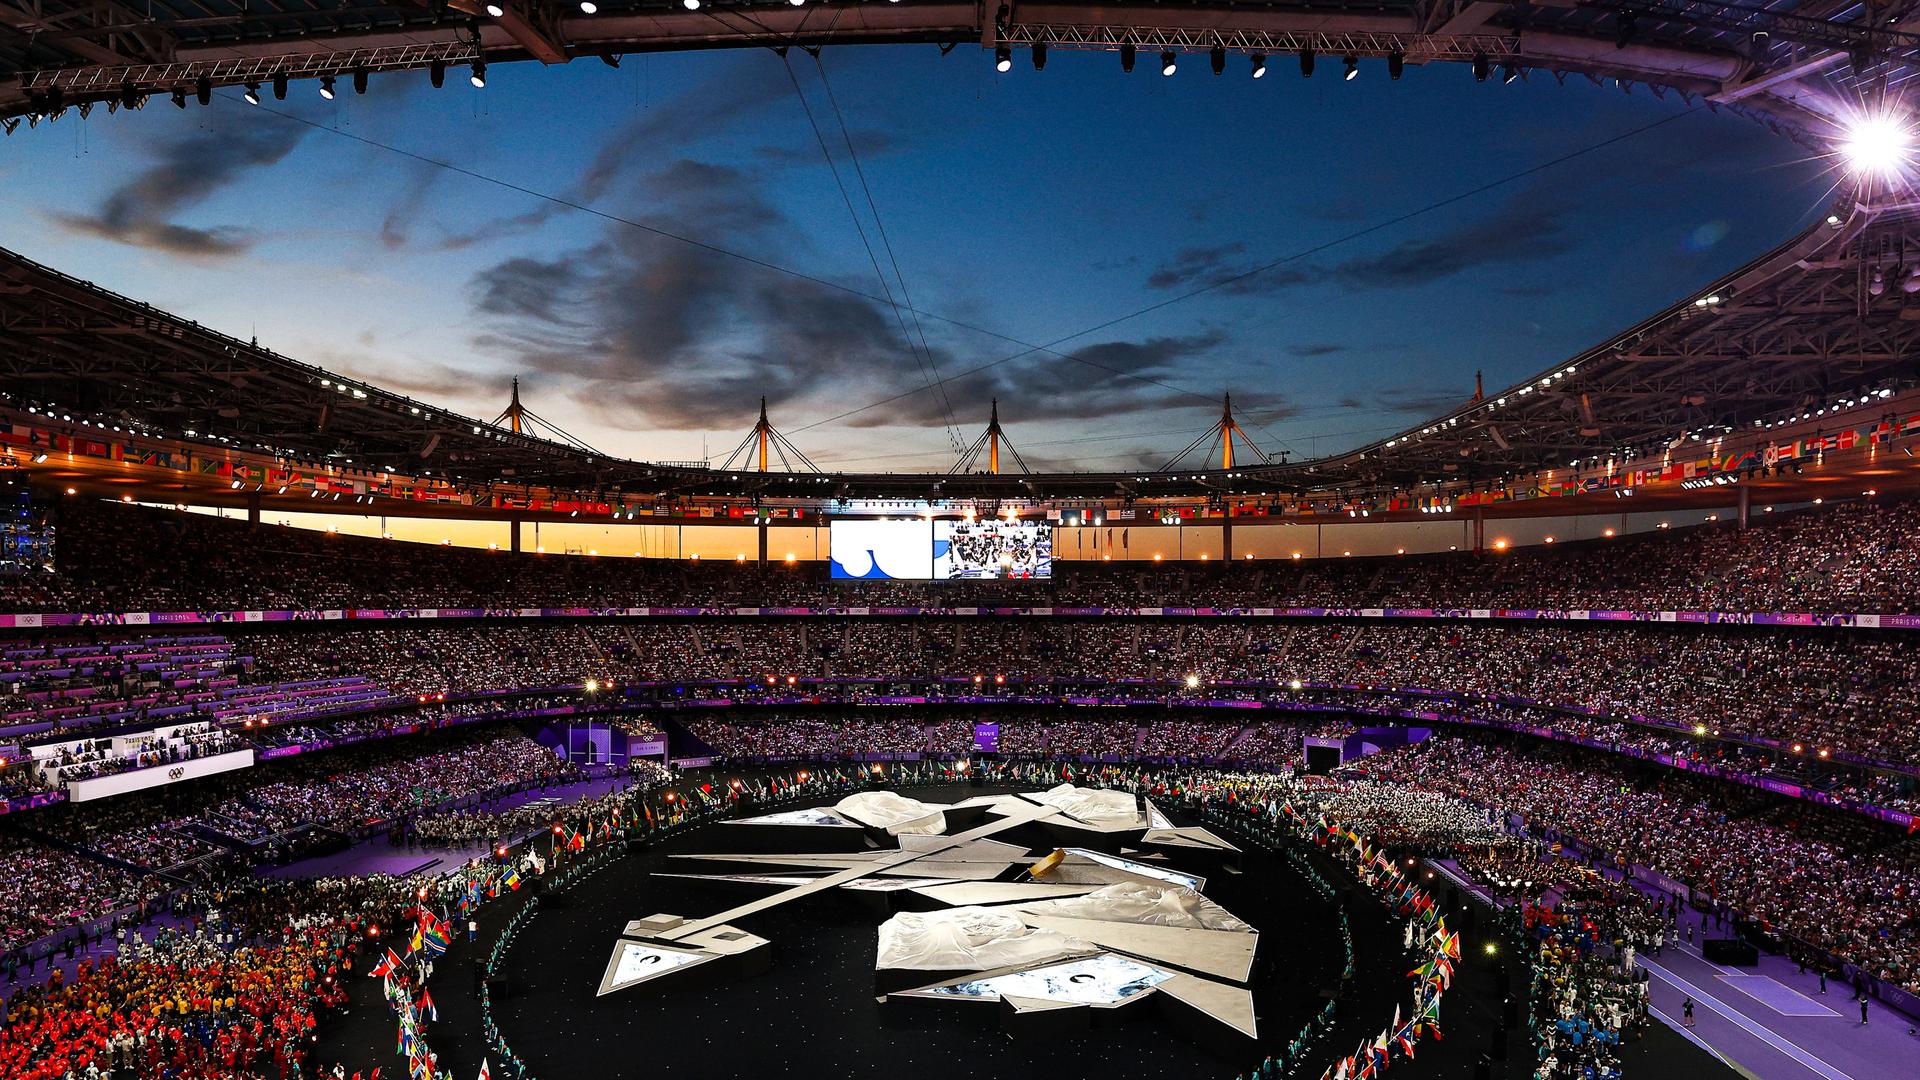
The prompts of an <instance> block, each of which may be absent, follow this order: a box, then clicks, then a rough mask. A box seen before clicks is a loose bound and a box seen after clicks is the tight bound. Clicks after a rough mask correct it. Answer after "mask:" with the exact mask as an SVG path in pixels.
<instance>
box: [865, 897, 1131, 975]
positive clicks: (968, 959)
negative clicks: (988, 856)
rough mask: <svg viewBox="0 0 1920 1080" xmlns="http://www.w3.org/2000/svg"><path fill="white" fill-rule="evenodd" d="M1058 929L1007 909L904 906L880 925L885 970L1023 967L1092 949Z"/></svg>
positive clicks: (877, 965)
mask: <svg viewBox="0 0 1920 1080" xmlns="http://www.w3.org/2000/svg"><path fill="white" fill-rule="evenodd" d="M1092 948H1093V947H1092V946H1090V945H1088V944H1087V943H1086V942H1083V941H1080V940H1078V939H1076V938H1071V937H1068V936H1067V935H1065V934H1063V933H1060V932H1059V931H1057V930H1036V929H1034V928H1032V927H1029V926H1027V925H1025V924H1023V923H1022V922H1021V921H1020V920H1019V919H1018V918H1017V917H1015V916H1014V915H1013V913H1011V912H1009V911H1006V910H1004V909H1001V908H979V907H961V908H948V909H947V910H945V911H927V912H918V911H903V912H901V913H900V914H898V915H895V916H894V917H893V918H891V919H888V920H887V921H886V922H883V923H881V924H880V950H879V956H878V958H877V959H876V960H875V961H874V967H875V968H876V969H879V970H886V969H889V968H906V969H910V970H915V971H952V970H956V969H972V970H975V971H984V970H991V969H993V968H1004V967H1019V966H1022V965H1026V964H1039V963H1045V962H1046V961H1048V960H1057V959H1060V958H1061V957H1065V956H1075V955H1078V954H1080V953H1085V952H1091V951H1092Z"/></svg>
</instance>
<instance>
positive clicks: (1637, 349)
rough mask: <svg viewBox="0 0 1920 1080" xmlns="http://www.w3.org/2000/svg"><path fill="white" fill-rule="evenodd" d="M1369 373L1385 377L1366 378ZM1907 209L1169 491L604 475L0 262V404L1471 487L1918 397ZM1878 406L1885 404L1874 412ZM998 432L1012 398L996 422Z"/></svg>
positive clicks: (368, 449) (351, 435)
mask: <svg viewBox="0 0 1920 1080" xmlns="http://www.w3.org/2000/svg"><path fill="white" fill-rule="evenodd" d="M1381 377H1382V378H1391V377H1392V373H1391V372H1390V371H1386V370H1383V371H1382V372H1381ZM1916 385H1920V211H1916V210H1915V209H1914V208H1912V207H1908V206H1897V207H1893V208H1890V209H1886V210H1879V211H1874V210H1869V209H1866V208H1862V207H1853V208H1851V209H1845V208H1843V209H1841V210H1839V211H1837V212H1836V213H1835V214H1834V215H1833V216H1832V217H1830V218H1829V219H1828V220H1827V221H1825V222H1821V223H1818V224H1816V225H1815V226H1813V227H1812V228H1810V229H1809V230H1807V231H1806V232H1804V233H1803V234H1801V235H1800V236H1798V237H1795V238H1794V239H1793V240H1792V241H1790V242H1788V243H1787V244H1785V245H1783V246H1782V247H1780V248H1779V249H1777V250H1775V251H1773V252H1771V253H1769V254H1768V255H1766V256H1763V257H1762V258H1760V259H1758V260H1756V261H1754V262H1753V263H1751V264H1750V265H1748V266H1746V267H1744V268H1742V269H1740V270H1738V271H1736V272H1734V273H1732V274H1729V275H1727V276H1726V277H1724V278H1722V279H1720V280H1719V281H1715V282H1711V283H1709V284H1707V285H1706V286H1705V287H1703V288H1702V289H1701V290H1700V291H1699V292H1698V293H1696V294H1694V295H1691V296H1688V297H1684V298H1681V299H1680V300H1679V301H1678V302H1676V303H1675V304H1674V305H1673V306H1672V307H1670V308H1668V309H1667V310H1665V311H1662V312H1660V313H1658V314H1657V315H1655V316H1653V317H1651V318H1649V319H1647V320H1645V321H1644V322H1642V323H1640V324H1639V325H1638V326H1635V327H1632V328H1630V329H1629V330H1627V331H1626V332H1624V333H1622V334H1619V335H1616V336H1614V337H1610V338H1608V339H1607V340H1606V341H1603V342H1601V343H1600V344H1598V345H1596V346H1595V347H1594V348H1592V349H1590V350H1588V351H1587V352H1586V353H1583V354H1582V355H1580V356H1576V357H1572V358H1569V359H1566V360H1563V361H1557V362H1555V363H1554V364H1553V365H1552V366H1551V367H1548V368H1547V369H1546V370H1544V371H1542V372H1540V373H1539V374H1538V375H1536V376H1535V377H1533V378H1531V379H1529V380H1527V381H1525V382H1523V383H1520V384H1518V385H1516V386H1513V387H1509V388H1508V389H1506V390H1502V391H1496V392H1493V393H1491V394H1489V395H1487V397H1486V398H1485V399H1484V400H1478V401H1473V402H1465V403H1463V404H1462V406H1461V407H1460V408H1459V409H1457V410H1454V411H1452V412H1450V413H1447V414H1445V415H1443V416H1439V417H1435V418H1434V419H1432V420H1431V421H1428V422H1425V423H1422V424H1420V425H1417V426H1415V427H1413V428H1410V429H1408V430H1407V431H1404V432H1401V433H1399V434H1397V435H1395V436H1393V437H1391V438H1387V439H1383V440H1380V441H1378V442H1376V443H1373V444H1371V445H1369V446H1365V447H1361V448H1359V449H1356V450H1353V451H1351V452H1348V453H1345V454H1340V455H1336V456H1332V457H1326V458H1320V459H1314V460H1308V461H1296V462H1274V463H1265V462H1254V463H1243V464H1240V465H1238V466H1237V467H1235V468H1233V469H1231V470H1228V469H1220V468H1212V469H1204V470H1201V471H1197V472H1187V471H1184V470H1183V471H1180V472H1178V473H1175V474H1168V473H1147V474H1133V473H1128V474H1117V473H1025V472H1006V473H1001V474H990V473H977V472H956V473H945V474H926V473H881V474H857V473H816V472H812V471H798V472H764V473H762V472H752V471H747V470H745V469H742V470H738V471H734V470H727V471H722V470H719V469H714V468H711V467H705V466H698V465H689V464H661V463H649V462H640V461H630V460H623V459H618V458H609V457H607V456H605V455H601V454H597V453H595V452H593V451H591V450H589V449H586V448H582V447H580V446H577V445H569V444H567V443H564V442H560V441H552V440H548V439H543V438H536V437H533V436H532V435H528V434H520V433H516V432H513V431H511V430H509V429H508V428H507V427H506V426H503V425H502V426H497V425H496V424H494V423H491V422H486V421H481V420H477V419H474V418H471V417H466V416H462V415H459V414H457V413H453V412H449V411H447V410H444V409H441V408H437V407H435V406H433V405H431V404H428V403H425V402H419V401H414V400H412V399H409V398H406V397H402V396H400V395H397V394H392V393H389V392H387V391H384V390H381V389H379V388H378V387H376V386H372V385H369V384H366V383H362V382H358V381H354V380H348V379H343V378H341V377H339V376H337V375H334V374H332V373H330V372H327V371H325V370H323V369H320V368H317V367H313V366H311V365H308V364H304V363H301V362H299V361H296V360H292V359H289V358H287V357H284V356H280V355H278V354H276V353H274V352H271V351H269V350H267V349H263V348H259V347H258V346H256V345H253V344H250V343H248V342H245V341H241V340H238V339H235V338H231V337H227V336H225V335H223V334H220V333H218V332H215V331H213V330H210V329H208V328H205V327H202V326H199V325H197V324H194V323H192V322H189V321H187V320H184V319H180V318H177V317H175V316H172V315H169V314H167V313H166V312H163V311H158V310H156V309H154V308H152V307H149V306H147V305H145V304H141V303H138V302H136V301H133V300H130V299H127V298H125V297H122V296H118V295H116V294H114V293H111V292H108V291H106V290H104V289H101V288H99V287H97V286H94V285H91V284H89V283H86V282H83V281H79V280H76V279H74V278H71V277H68V276H66V275H64V274H61V273H59V272H57V271H54V270H52V269H49V268H47V267H44V266H40V265H38V264H36V263H33V262H31V261H28V260H26V259H24V258H22V257H20V256H18V255H15V254H12V253H4V252H0V393H4V394H5V395H6V396H7V400H6V402H5V403H6V404H10V405H12V406H14V407H15V408H18V409H25V408H28V407H32V408H35V409H38V410H40V412H39V415H41V416H50V415H52V414H55V413H57V414H59V415H60V416H63V417H65V416H71V417H72V418H73V419H74V420H76V421H77V420H79V419H81V418H83V417H84V418H87V419H89V420H91V421H92V422H93V423H94V424H96V425H97V427H96V430H99V429H100V428H104V427H105V426H107V425H108V424H112V425H114V426H115V428H116V430H117V429H118V427H119V425H125V427H126V430H127V431H129V432H135V431H145V432H149V433H151V434H152V435H153V436H155V437H157V438H163V439H168V440H178V441H185V442H188V443H194V444H198V445H203V446H206V445H211V446H214V447H216V448H218V447H227V448H231V449H234V450H245V451H257V452H259V451H263V452H266V453H271V454H273V455H275V456H277V457H280V458H283V459H286V460H289V461H293V462H302V463H308V464H313V465H340V466H347V467H351V468H355V469H363V470H374V469H377V470H381V471H387V472H392V473H396V474H400V475H413V476H419V475H427V476H433V477H437V478H441V479H451V480H456V481H457V482H458V483H460V484H462V485H466V486H471V487H475V488H478V487H480V486H482V485H486V484H492V483H506V484H512V485H532V486H541V487H546V488H549V489H551V490H554V491H571V492H577V493H582V494H588V493H591V494H595V495H602V496H605V495H622V496H625V497H627V498H661V499H667V498H675V497H684V496H702V495H705V496H729V497H740V496H747V497H759V496H764V497H771V498H781V497H785V498H800V499H807V500H817V501H819V502H822V503H826V502H829V501H831V500H834V499H846V498H862V499H928V498H937V499H949V500H951V499H963V498H972V499H992V500H1008V501H1013V500H1024V501H1040V500H1055V501H1060V500H1073V499H1089V500H1093V499H1103V500H1126V501H1131V500H1135V499H1167V498H1187V499H1193V498H1205V499H1216V500H1217V499H1220V498H1232V497H1259V496H1263V495H1267V494H1291V495H1296V496H1302V495H1305V496H1313V495H1327V496H1335V497H1338V496H1343V495H1344V496H1353V497H1359V496H1362V495H1365V496H1370V497H1374V498H1378V497H1380V496H1382V495H1385V494H1390V493H1399V492H1409V493H1417V492H1423V491H1424V492H1438V491H1441V490H1454V491H1459V490H1471V489H1472V488H1473V486H1474V485H1476V484H1479V485H1488V484H1492V483H1497V482H1500V481H1501V480H1503V479H1505V478H1510V477H1512V478H1518V477H1522V476H1525V475H1528V474H1537V473H1538V471H1541V470H1566V469H1569V468H1570V467H1571V466H1573V465H1574V464H1575V462H1576V461H1578V462H1581V463H1584V465H1585V467H1589V468H1591V467H1596V466H1605V465H1609V464H1630V463H1631V462H1633V461H1635V460H1642V461H1644V460H1646V459H1648V458H1657V457H1658V456H1660V455H1661V454H1663V453H1665V452H1667V451H1668V450H1669V449H1672V448H1674V447H1679V446H1685V445H1686V444H1687V443H1688V442H1689V441H1694V442H1699V441H1702V440H1705V441H1708V442H1710V443H1711V444H1712V445H1713V446H1714V447H1715V449H1716V451H1718V452H1719V453H1722V454H1724V453H1727V452H1731V451H1735V450H1738V449H1739V448H1741V447H1743V446H1744V447H1758V446H1761V445H1762V444H1765V443H1767V442H1768V441H1770V440H1772V439H1774V438H1776V437H1778V436H1779V435H1780V434H1784V433H1785V430H1786V429H1788V428H1792V429H1793V430H1794V431H1795V432H1796V433H1807V432H1817V431H1818V430H1819V429H1820V428H1821V427H1822V425H1823V424H1825V425H1829V426H1831V423H1832V422H1831V421H1829V420H1826V419H1824V418H1825V417H1827V416H1828V414H1830V413H1831V414H1832V415H1833V416H1835V417H1837V416H1839V415H1840V414H1841V413H1842V412H1845V413H1846V414H1848V416H1849V417H1850V420H1849V422H1858V421H1860V420H1861V419H1862V418H1865V419H1867V420H1869V421H1871V419H1872V418H1873V416H1874V410H1879V411H1880V412H1890V411H1891V410H1892V409H1893V408H1895V407H1900V408H1905V407H1906V406H1907V405H1908V401H1907V400H1906V399H1907V398H1909V397H1912V396H1915V394H1917V393H1920V392H1917V391H1915V390H1914V388H1915V387H1916ZM1895 395H1898V396H1899V400H1897V401H1896V400H1893V399H1894V397H1895ZM1008 409H1009V415H1016V414H1017V403H1011V404H1009V406H1008Z"/></svg>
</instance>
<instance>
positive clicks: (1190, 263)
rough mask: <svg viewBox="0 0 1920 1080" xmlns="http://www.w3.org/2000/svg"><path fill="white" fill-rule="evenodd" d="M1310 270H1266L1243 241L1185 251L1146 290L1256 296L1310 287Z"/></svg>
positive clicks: (1165, 264) (1149, 279)
mask: <svg viewBox="0 0 1920 1080" xmlns="http://www.w3.org/2000/svg"><path fill="white" fill-rule="evenodd" d="M1318 277H1319V275H1318V274H1316V273H1314V272H1313V271H1311V270H1301V269H1293V268H1289V267H1285V266H1274V267H1268V268H1265V269H1261V268H1260V264H1259V263H1257V262H1255V261H1254V260H1253V259H1251V258H1249V257H1248V256H1247V245H1246V244H1245V243H1244V242H1241V241H1235V242H1233V243H1231V244H1221V245H1219V246H1216V247H1190V248H1183V249H1181V250H1180V251H1178V252H1175V253H1174V256H1173V258H1171V259H1169V260H1167V261H1166V262H1163V263H1161V264H1160V265H1159V266H1157V267H1155V268H1154V270H1153V272H1151V273H1149V274H1148V275H1147V287H1148V288H1153V289H1164V290H1167V291H1170V292H1189V291H1192V290H1194V289H1210V290H1213V291H1215V292H1220V293H1224V294H1225V295H1228V296H1254V295H1259V294H1263V293H1273V292H1279V291H1281V290H1283V289H1289V288H1293V287H1294V286H1297V285H1307V284H1311V283H1312V282H1314V281H1315V280H1317V279H1318Z"/></svg>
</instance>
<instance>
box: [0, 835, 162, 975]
mask: <svg viewBox="0 0 1920 1080" xmlns="http://www.w3.org/2000/svg"><path fill="white" fill-rule="evenodd" d="M0 880H4V881H5V882H6V883H7V888H6V890H5V892H4V896H3V897H0V953H4V952H11V951H12V950H14V949H17V948H19V947H20V946H22V945H25V944H26V943H28V942H30V941H34V940H37V939H39V938H42V937H46V936H47V935H49V934H52V933H54V932H56V931H59V930H65V929H67V928H69V927H71V926H74V925H75V924H77V923H82V922H86V921H88V920H91V919H95V918H99V917H100V916H102V915H106V914H109V913H111V912H113V911H115V910H117V909H119V908H122V907H125V906H127V905H129V904H134V903H137V902H138V901H139V899H140V897H141V896H142V895H143V884H142V882H141V879H140V878H139V877H137V876H136V875H135V874H134V873H132V872H131V871H129V870H126V869H123V868H121V867H117V866H110V865H105V864H102V863H101V862H99V861H98V860H95V859H89V858H87V857H85V856H83V855H80V854H78V853H75V852H73V851H69V850H66V849H63V848H56V847H51V846H49V845H46V844H42V843H37V842H34V841H32V840H29V839H26V838H25V837H19V836H6V835H0Z"/></svg>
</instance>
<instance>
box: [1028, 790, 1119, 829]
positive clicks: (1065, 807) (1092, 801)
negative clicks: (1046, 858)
mask: <svg viewBox="0 0 1920 1080" xmlns="http://www.w3.org/2000/svg"><path fill="white" fill-rule="evenodd" d="M1034 798H1036V799H1039V800H1040V801H1041V802H1043V803H1046V804H1047V805H1048V806H1057V807H1059V808H1060V809H1061V810H1062V811H1063V812H1065V813H1066V814H1067V816H1069V817H1071V818H1074V819H1075V820H1077V821H1084V822H1086V823H1087V824H1089V825H1132V824H1138V823H1139V822H1140V820H1141V819H1140V809H1139V807H1138V806H1136V805H1135V804H1134V800H1133V795H1132V794H1131V793H1129V792H1125V791H1102V790H1097V789H1094V788H1082V787H1074V786H1073V785H1072V784H1061V785H1060V786H1059V787H1056V788H1050V789H1048V790H1047V791H1046V792H1044V793H1042V794H1040V795H1036V796H1034Z"/></svg>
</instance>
